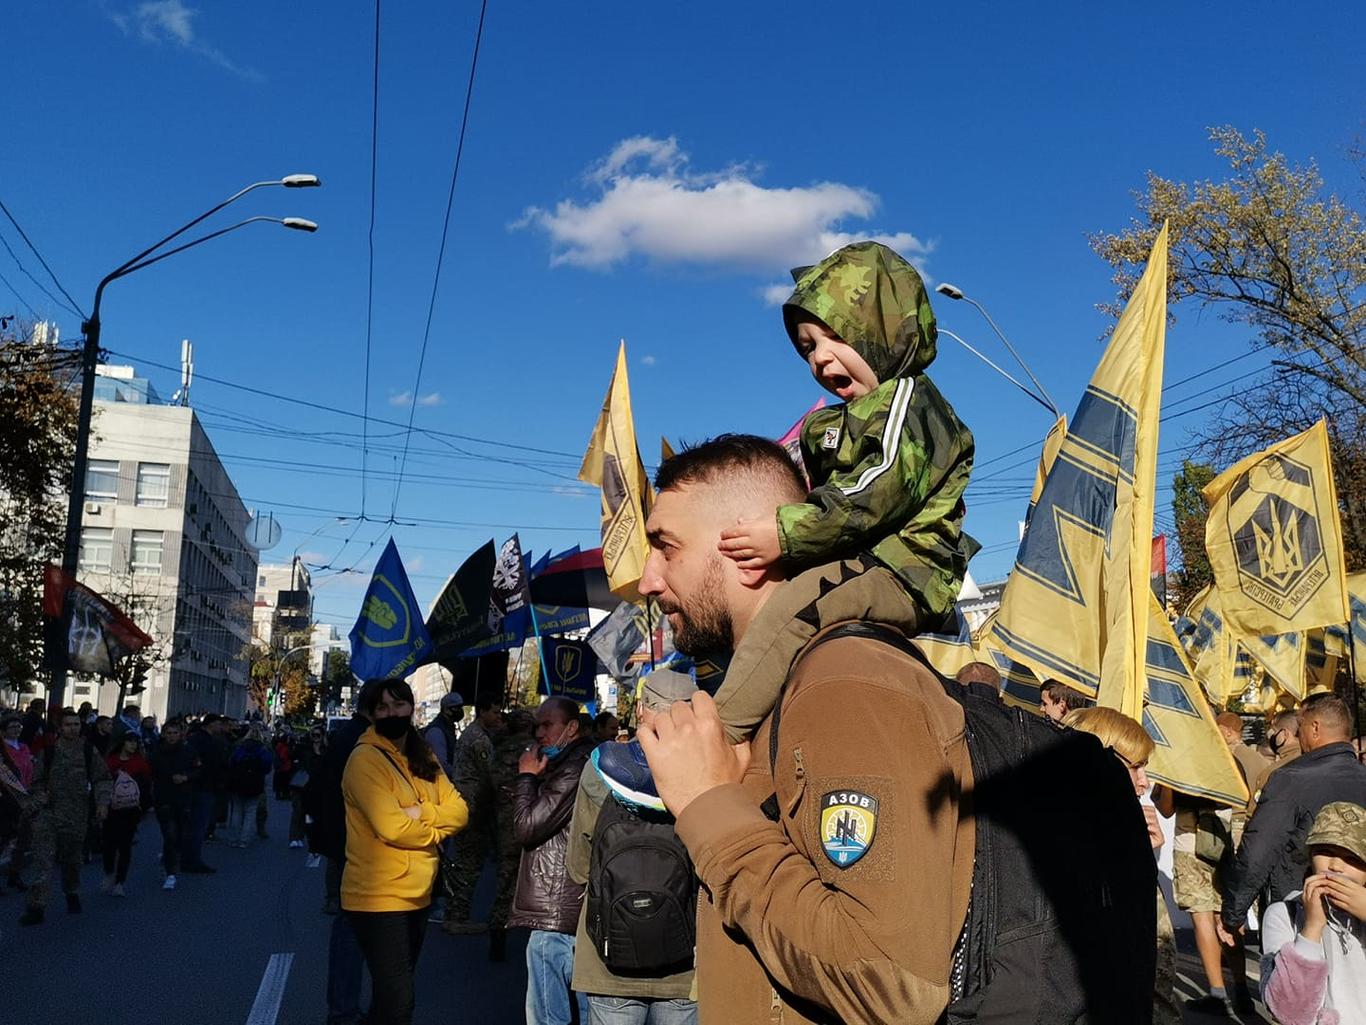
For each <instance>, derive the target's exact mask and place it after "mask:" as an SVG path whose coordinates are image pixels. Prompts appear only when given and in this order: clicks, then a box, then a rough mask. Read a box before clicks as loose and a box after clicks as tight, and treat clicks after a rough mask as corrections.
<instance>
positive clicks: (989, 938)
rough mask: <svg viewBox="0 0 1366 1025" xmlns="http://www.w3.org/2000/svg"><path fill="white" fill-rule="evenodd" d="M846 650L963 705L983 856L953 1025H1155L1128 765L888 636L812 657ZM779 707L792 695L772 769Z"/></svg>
mask: <svg viewBox="0 0 1366 1025" xmlns="http://www.w3.org/2000/svg"><path fill="white" fill-rule="evenodd" d="M837 637H865V638H869V639H872V640H877V641H881V642H883V643H885V644H889V645H891V646H892V647H895V648H897V649H898V650H900V651H903V652H905V653H906V654H907V655H909V656H910V657H912V658H914V659H915V660H916V661H917V662H919V663H920V664H921V665H923V666H925V667H926V668H928V669H929V670H930V671H931V672H933V673H934V675H935V677H936V678H937V679H938V680H939V681H940V683H941V684H942V685H943V687H944V691H945V693H947V694H948V695H949V696H950V697H952V698H953V699H954V700H955V701H957V702H958V703H959V704H961V705H962V706H963V713H964V719H965V724H966V735H967V742H968V752H969V756H970V758H971V762H972V775H973V787H972V790H971V792H970V793H967V794H964V795H963V803H962V808H963V810H964V812H965V813H966V814H971V815H972V816H973V818H974V819H975V820H976V856H975V859H974V862H973V870H972V897H971V901H970V903H969V906H968V914H967V920H966V922H964V925H963V931H962V933H961V935H960V936H959V940H958V944H957V947H956V948H955V951H954V957H953V965H952V971H951V975H950V984H951V987H952V997H951V1000H950V1003H949V1007H948V1010H947V1011H946V1012H945V1016H944V1019H943V1021H944V1022H945V1023H946V1025H967V1023H973V1025H988V1023H990V1025H1007V1023H1009V1025H1015V1023H1045V1022H1046V1023H1048V1025H1082V1023H1086V1025H1148V1023H1151V1021H1152V1008H1153V982H1154V975H1155V972H1156V958H1157V904H1156V897H1157V865H1156V861H1155V859H1154V858H1153V853H1152V847H1151V846H1150V844H1149V842H1148V834H1147V826H1146V824H1145V822H1144V819H1143V812H1142V810H1141V809H1140V807H1139V804H1138V801H1137V800H1135V798H1134V791H1133V784H1132V783H1131V782H1130V780H1129V775H1128V773H1127V772H1126V771H1125V769H1124V767H1123V765H1122V764H1121V763H1120V761H1119V759H1118V758H1116V757H1115V756H1114V755H1113V754H1112V753H1111V752H1109V751H1108V750H1106V749H1105V748H1103V747H1102V746H1101V745H1100V742H1099V741H1098V740H1097V739H1096V738H1095V737H1094V736H1092V735H1090V734H1088V733H1082V732H1080V731H1077V730H1069V729H1063V728H1059V727H1057V726H1054V725H1053V724H1051V723H1049V722H1047V721H1046V720H1044V719H1042V718H1040V717H1039V716H1036V715H1032V714H1030V713H1029V712H1025V711H1023V710H1022V709H1019V708H1012V707H1010V706H1008V705H1005V704H1003V703H1002V702H1001V701H999V700H998V699H997V698H995V697H986V696H983V695H981V694H978V693H973V692H970V691H968V690H967V689H966V688H964V687H963V686H962V685H961V684H959V683H956V682H955V681H952V680H949V679H947V678H946V677H944V676H943V675H942V674H940V673H939V672H938V671H937V670H936V669H935V668H934V667H933V666H931V665H930V663H929V661H928V660H927V659H926V657H925V655H924V654H923V653H922V652H921V650H920V649H919V648H917V647H916V646H915V645H914V644H913V643H911V642H910V641H909V640H908V639H907V638H906V637H904V636H903V635H902V634H900V633H899V632H897V631H895V630H893V629H890V628H888V627H885V626H881V625H879V624H873V623H846V624H843V625H841V626H838V627H835V628H834V629H832V630H830V631H828V632H827V633H825V634H823V635H822V636H820V637H818V638H816V640H815V641H813V642H812V644H811V645H809V646H808V647H807V649H806V650H807V651H810V650H811V649H812V648H814V647H815V646H816V645H818V644H821V643H823V642H825V641H829V640H834V639H835V638H837ZM803 654H805V653H803ZM781 707H782V695H781V694H780V695H779V698H778V704H777V705H775V707H774V713H773V728H772V731H771V733H770V742H769V756H770V761H771V764H772V765H774V766H776V764H777V753H778V740H777V738H778V727H779V723H780V721H781ZM769 800H770V801H772V802H773V804H772V805H769V806H768V807H767V808H766V811H769V812H770V818H772V817H773V815H772V814H771V813H772V812H774V811H776V807H777V805H776V797H775V798H770V799H769Z"/></svg>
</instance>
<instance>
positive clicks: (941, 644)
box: [911, 613, 988, 679]
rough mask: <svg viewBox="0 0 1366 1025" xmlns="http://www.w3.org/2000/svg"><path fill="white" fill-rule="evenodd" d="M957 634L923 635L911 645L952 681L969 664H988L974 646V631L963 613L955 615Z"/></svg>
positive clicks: (914, 639) (913, 638)
mask: <svg viewBox="0 0 1366 1025" xmlns="http://www.w3.org/2000/svg"><path fill="white" fill-rule="evenodd" d="M954 620H955V625H956V626H957V627H958V632H957V633H952V634H949V633H942V634H938V633H922V634H917V635H916V636H915V637H912V638H911V643H913V644H914V645H915V646H916V647H918V648H919V649H920V650H921V651H922V652H924V653H925V657H926V658H927V659H929V660H930V665H932V666H934V668H935V669H937V670H939V672H941V673H943V674H944V675H945V676H947V677H949V678H950V679H952V678H953V677H955V676H957V675H958V672H959V670H961V669H962V668H963V667H964V666H965V665H967V664H968V663H969V662H987V661H988V660H987V659H984V658H980V657H979V655H978V652H977V650H976V649H975V648H974V647H973V645H972V631H970V630H969V629H968V623H967V620H966V619H964V618H963V615H962V613H955V614H954Z"/></svg>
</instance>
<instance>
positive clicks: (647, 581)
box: [636, 549, 664, 598]
mask: <svg viewBox="0 0 1366 1025" xmlns="http://www.w3.org/2000/svg"><path fill="white" fill-rule="evenodd" d="M663 561H664V556H663V555H662V554H660V553H659V552H657V551H655V550H654V549H651V550H650V554H649V555H648V556H647V557H646V559H645V568H644V569H643V570H642V571H641V574H640V583H638V584H637V585H636V589H637V590H638V591H640V593H641V595H642V596H644V597H646V598H653V597H656V596H658V595H661V594H663V593H664V574H663V572H662V571H661V569H660V566H661V564H662V563H663Z"/></svg>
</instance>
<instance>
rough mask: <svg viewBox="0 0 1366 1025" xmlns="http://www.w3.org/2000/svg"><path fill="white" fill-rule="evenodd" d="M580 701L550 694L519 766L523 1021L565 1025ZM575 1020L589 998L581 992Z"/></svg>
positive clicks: (585, 752) (516, 916)
mask: <svg viewBox="0 0 1366 1025" xmlns="http://www.w3.org/2000/svg"><path fill="white" fill-rule="evenodd" d="M579 729H580V727H579V706H578V705H576V704H575V703H574V702H573V701H570V700H569V699H568V698H563V697H550V698H546V699H545V700H544V701H543V702H541V707H540V708H538V709H537V710H536V745H537V746H534V747H532V748H531V749H530V750H528V751H526V752H525V753H524V754H523V755H522V756H521V760H520V761H519V762H518V765H517V769H518V772H517V779H516V780H515V781H514V783H513V834H514V836H515V838H516V840H517V843H518V844H520V845H521V847H522V859H521V864H520V866H519V867H518V871H517V891H516V895H515V896H514V897H513V898H512V913H511V914H510V915H509V916H508V928H509V929H516V928H524V929H530V930H531V939H530V940H529V941H528V942H527V949H526V960H527V1020H528V1021H536V1022H540V1023H544V1025H569V1022H570V1020H571V1014H572V1011H571V1007H570V1000H571V996H572V990H571V986H572V984H573V976H574V934H575V932H576V931H577V929H578V924H579V905H580V903H581V902H582V900H583V887H582V886H581V885H579V884H578V883H576V882H574V881H573V880H572V879H571V878H569V870H568V868H567V867H566V865H565V854H566V853H567V852H568V849H569V824H570V820H571V818H572V817H573V814H574V798H575V796H576V795H577V794H578V789H579V776H580V775H582V773H583V767H584V764H585V763H586V762H587V761H588V756H589V755H590V754H591V753H592V751H593V742H592V740H590V739H589V738H588V737H581V736H579ZM578 1003H579V1020H580V1021H587V1020H588V1002H587V999H586V997H585V995H584V994H578Z"/></svg>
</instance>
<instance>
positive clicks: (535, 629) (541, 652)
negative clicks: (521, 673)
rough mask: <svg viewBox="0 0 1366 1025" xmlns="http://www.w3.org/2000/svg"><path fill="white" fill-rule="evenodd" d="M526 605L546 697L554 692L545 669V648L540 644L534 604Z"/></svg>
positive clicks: (539, 632) (539, 627)
mask: <svg viewBox="0 0 1366 1025" xmlns="http://www.w3.org/2000/svg"><path fill="white" fill-rule="evenodd" d="M528 604H529V605H530V608H531V632H532V634H533V635H535V637H536V654H537V655H538V656H539V657H540V659H541V676H542V677H543V678H544V679H545V692H546V694H547V695H551V694H554V693H555V691H554V689H553V688H552V687H551V685H550V674H549V673H548V672H546V669H545V646H544V645H543V644H542V643H541V624H540V622H539V621H538V620H537V619H536V605H535V603H534V602H529V603H528Z"/></svg>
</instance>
